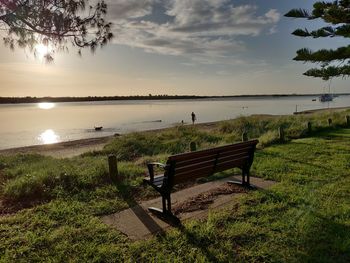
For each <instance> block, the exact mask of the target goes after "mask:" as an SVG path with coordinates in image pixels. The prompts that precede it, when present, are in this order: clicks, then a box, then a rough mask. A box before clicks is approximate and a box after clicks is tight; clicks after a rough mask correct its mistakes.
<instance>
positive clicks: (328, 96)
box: [318, 80, 337, 102]
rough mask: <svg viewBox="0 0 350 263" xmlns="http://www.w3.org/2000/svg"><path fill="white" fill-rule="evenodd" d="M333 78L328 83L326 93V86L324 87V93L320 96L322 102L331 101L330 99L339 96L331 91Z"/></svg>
mask: <svg viewBox="0 0 350 263" xmlns="http://www.w3.org/2000/svg"><path fill="white" fill-rule="evenodd" d="M331 82H332V81H331V80H330V81H329V84H328V93H326V92H325V91H324V89H325V88H323V94H322V95H321V96H319V97H318V99H319V100H320V101H321V102H329V101H333V99H334V98H335V97H337V96H335V95H334V94H332V93H331Z"/></svg>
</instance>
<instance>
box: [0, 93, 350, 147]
mask: <svg viewBox="0 0 350 263" xmlns="http://www.w3.org/2000/svg"><path fill="white" fill-rule="evenodd" d="M312 99H314V97H311V96H303V97H278V98H272V97H271V98H235V99H203V100H162V101H106V102H76V103H55V104H50V103H46V104H45V103H41V104H15V105H9V104H6V105H0V123H1V129H0V149H7V148H13V147H22V146H29V145H38V144H50V143H56V142H62V141H71V140H77V139H85V138H94V137H102V136H108V135H113V134H115V133H120V134H123V133H127V132H132V131H141V130H150V129H159V128H165V127H170V126H174V125H177V124H179V123H181V121H182V120H183V121H184V122H185V123H190V122H191V112H192V111H194V112H195V113H196V115H197V122H198V123H201V122H211V121H218V120H227V119H232V118H235V117H237V116H242V115H252V114H276V115H284V114H292V113H293V112H294V111H295V110H296V108H297V110H298V111H303V110H310V109H319V108H327V107H346V106H350V96H340V97H337V98H335V100H334V101H333V102H329V103H321V102H319V101H318V100H317V101H312ZM95 126H103V127H104V128H103V130H102V131H95V129H94V127H95Z"/></svg>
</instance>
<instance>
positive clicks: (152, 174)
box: [147, 163, 166, 182]
mask: <svg viewBox="0 0 350 263" xmlns="http://www.w3.org/2000/svg"><path fill="white" fill-rule="evenodd" d="M154 166H158V167H162V168H165V167H166V165H165V164H163V163H148V164H147V168H148V172H149V177H150V180H151V182H153V181H154Z"/></svg>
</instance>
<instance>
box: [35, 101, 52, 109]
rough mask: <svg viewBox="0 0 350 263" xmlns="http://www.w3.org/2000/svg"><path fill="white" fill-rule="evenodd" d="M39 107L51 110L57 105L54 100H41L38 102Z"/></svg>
mask: <svg viewBox="0 0 350 263" xmlns="http://www.w3.org/2000/svg"><path fill="white" fill-rule="evenodd" d="M38 107H39V108H40V109H42V110H50V109H52V108H54V107H55V103H52V102H40V103H38Z"/></svg>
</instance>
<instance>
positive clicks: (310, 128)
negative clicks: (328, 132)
mask: <svg viewBox="0 0 350 263" xmlns="http://www.w3.org/2000/svg"><path fill="white" fill-rule="evenodd" d="M307 132H308V134H311V133H312V124H311V122H310V121H309V122H308V123H307Z"/></svg>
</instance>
